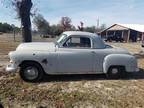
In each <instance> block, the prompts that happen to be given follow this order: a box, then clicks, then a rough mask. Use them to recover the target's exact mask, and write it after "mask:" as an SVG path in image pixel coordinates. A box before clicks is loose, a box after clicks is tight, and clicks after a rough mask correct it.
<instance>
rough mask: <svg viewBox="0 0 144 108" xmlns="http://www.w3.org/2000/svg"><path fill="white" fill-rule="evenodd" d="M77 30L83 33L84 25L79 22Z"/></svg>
mask: <svg viewBox="0 0 144 108" xmlns="http://www.w3.org/2000/svg"><path fill="white" fill-rule="evenodd" d="M78 29H79V30H80V31H83V30H84V23H83V22H82V21H81V22H80V26H78Z"/></svg>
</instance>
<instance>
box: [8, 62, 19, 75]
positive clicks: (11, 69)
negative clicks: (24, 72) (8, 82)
mask: <svg viewBox="0 0 144 108" xmlns="http://www.w3.org/2000/svg"><path fill="white" fill-rule="evenodd" d="M17 69H18V67H17V66H16V65H15V64H8V65H7V67H6V72H9V73H15V72H16V71H17Z"/></svg>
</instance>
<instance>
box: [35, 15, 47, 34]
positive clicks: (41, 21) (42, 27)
mask: <svg viewBox="0 0 144 108" xmlns="http://www.w3.org/2000/svg"><path fill="white" fill-rule="evenodd" d="M33 24H34V25H35V26H36V28H37V30H38V32H40V33H41V34H43V35H44V34H49V33H50V25H49V22H48V21H47V20H46V19H45V18H44V17H43V16H42V15H41V14H37V15H36V16H35V17H34V19H33Z"/></svg>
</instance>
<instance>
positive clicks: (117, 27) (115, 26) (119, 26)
mask: <svg viewBox="0 0 144 108" xmlns="http://www.w3.org/2000/svg"><path fill="white" fill-rule="evenodd" d="M128 29H129V28H127V27H124V26H121V25H118V24H115V25H113V26H112V27H110V28H108V29H107V31H113V30H128Z"/></svg>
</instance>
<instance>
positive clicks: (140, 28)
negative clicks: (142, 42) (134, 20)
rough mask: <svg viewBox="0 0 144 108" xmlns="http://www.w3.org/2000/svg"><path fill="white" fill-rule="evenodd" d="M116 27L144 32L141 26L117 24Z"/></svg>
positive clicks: (143, 26) (143, 27)
mask: <svg viewBox="0 0 144 108" xmlns="http://www.w3.org/2000/svg"><path fill="white" fill-rule="evenodd" d="M117 25H120V26H123V27H126V28H129V29H132V30H136V31H139V32H144V25H141V24H117Z"/></svg>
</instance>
